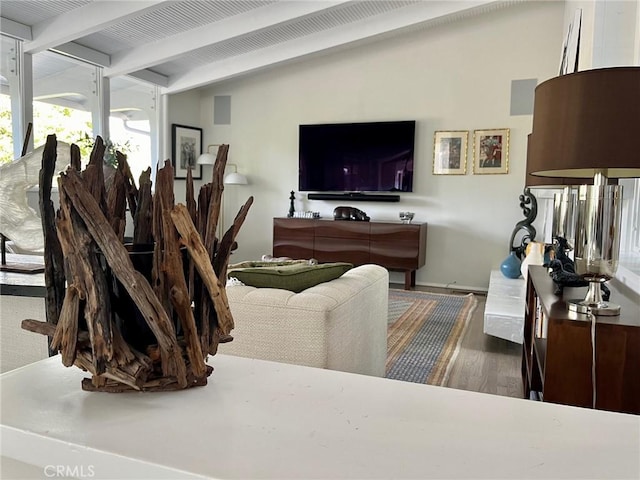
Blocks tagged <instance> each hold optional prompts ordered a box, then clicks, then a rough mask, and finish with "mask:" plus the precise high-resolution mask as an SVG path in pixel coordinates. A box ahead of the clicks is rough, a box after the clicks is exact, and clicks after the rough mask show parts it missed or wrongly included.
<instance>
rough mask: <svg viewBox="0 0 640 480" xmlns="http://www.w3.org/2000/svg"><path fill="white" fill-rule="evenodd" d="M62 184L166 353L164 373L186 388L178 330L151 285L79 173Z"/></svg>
mask: <svg viewBox="0 0 640 480" xmlns="http://www.w3.org/2000/svg"><path fill="white" fill-rule="evenodd" d="M60 184H61V186H62V188H63V189H64V190H65V193H66V194H67V195H68V196H69V198H70V200H71V202H72V203H73V206H74V208H75V210H76V211H77V212H78V214H79V215H80V216H81V217H82V220H83V221H84V222H85V224H86V225H87V229H88V230H89V232H90V234H91V236H92V237H93V239H94V240H95V241H96V243H97V244H98V246H99V247H100V250H101V251H102V254H103V255H104V256H105V258H106V260H107V263H108V264H109V265H110V266H111V269H112V271H113V273H114V275H115V276H116V278H118V280H120V282H121V283H122V285H124V287H125V288H126V290H127V293H128V294H129V296H130V297H131V298H132V299H133V300H134V302H135V303H136V305H137V306H138V308H139V309H140V311H141V312H142V314H143V315H144V318H145V320H146V321H147V324H148V325H149V328H150V329H151V331H152V332H153V334H154V335H155V337H156V339H157V340H158V345H159V346H160V349H161V353H162V360H163V361H162V369H163V373H164V374H165V375H174V376H176V378H177V379H178V382H179V383H180V384H184V385H186V366H185V363H184V360H183V359H182V356H181V355H180V350H179V348H178V345H177V342H176V337H175V330H174V328H173V325H172V323H171V321H170V319H169V317H168V316H167V313H166V312H165V310H164V309H163V308H162V304H161V303H160V301H159V300H158V299H157V297H156V296H155V295H154V293H153V289H152V288H151V286H150V285H149V282H148V281H147V279H146V278H144V276H143V275H142V274H140V273H139V272H137V271H136V270H135V269H134V268H133V265H132V263H131V260H130V259H129V255H128V253H127V250H126V249H125V247H124V246H123V245H122V244H121V243H119V241H118V238H117V237H116V235H115V233H114V232H113V230H111V228H110V227H109V224H108V222H107V221H106V218H105V217H104V215H103V214H102V212H101V210H100V207H99V206H98V204H97V202H96V201H95V199H94V198H93V197H92V196H91V195H90V194H89V192H88V191H87V189H86V188H85V187H84V185H83V183H82V181H81V179H80V177H79V175H78V174H77V172H75V171H73V170H70V169H69V170H67V173H66V174H64V175H63V176H62V177H61V179H60Z"/></svg>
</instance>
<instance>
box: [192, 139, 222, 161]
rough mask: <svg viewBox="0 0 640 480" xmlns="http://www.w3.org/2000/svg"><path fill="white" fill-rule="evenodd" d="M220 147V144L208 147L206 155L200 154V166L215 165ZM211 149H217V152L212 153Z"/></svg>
mask: <svg viewBox="0 0 640 480" xmlns="http://www.w3.org/2000/svg"><path fill="white" fill-rule="evenodd" d="M219 146H220V144H219V143H216V144H212V145H207V151H206V152H205V153H202V154H200V156H199V157H198V160H197V162H198V164H199V165H213V164H214V163H216V157H217V155H218V147H219ZM211 147H215V151H214V152H213V153H211V152H210V149H211Z"/></svg>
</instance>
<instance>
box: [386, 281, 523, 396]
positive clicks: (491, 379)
mask: <svg viewBox="0 0 640 480" xmlns="http://www.w3.org/2000/svg"><path fill="white" fill-rule="evenodd" d="M392 287H393V288H402V286H401V285H395V284H394V285H392ZM416 290H421V291H427V292H435V293H450V294H463V293H461V292H455V291H451V290H444V289H440V288H431V287H421V286H418V287H416ZM474 295H475V297H476V299H477V301H478V305H477V307H476V309H475V311H474V312H473V316H472V318H471V320H470V323H469V325H468V326H467V329H466V332H465V333H464V337H463V338H462V343H461V346H460V351H459V352H458V356H457V357H456V360H455V363H454V365H453V369H452V371H451V374H450V376H449V380H448V382H447V384H446V386H447V387H449V388H458V389H460V390H471V391H474V392H482V393H490V394H494V395H503V396H507V397H516V398H522V375H521V371H520V361H521V355H522V345H520V344H517V343H513V342H509V341H507V340H503V339H501V338H496V337H492V336H490V335H485V333H484V332H483V331H482V330H483V324H484V305H485V301H486V296H485V295H483V294H479V293H474Z"/></svg>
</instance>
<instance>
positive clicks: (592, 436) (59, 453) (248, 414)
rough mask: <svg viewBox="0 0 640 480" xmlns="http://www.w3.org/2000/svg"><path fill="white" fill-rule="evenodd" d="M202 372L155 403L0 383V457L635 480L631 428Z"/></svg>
mask: <svg viewBox="0 0 640 480" xmlns="http://www.w3.org/2000/svg"><path fill="white" fill-rule="evenodd" d="M209 363H210V364H211V365H212V366H214V368H215V370H214V372H213V374H212V375H211V377H209V385H207V386H205V387H200V388H193V389H190V390H186V391H180V392H164V393H142V394H140V393H132V394H107V393H88V392H84V391H82V390H81V387H80V381H81V379H82V378H83V376H84V373H83V372H82V371H80V370H79V369H77V368H75V367H74V368H65V367H63V366H62V364H61V363H60V359H59V357H53V358H49V359H46V360H43V361H41V362H37V363H35V364H31V365H28V366H26V367H23V368H20V369H17V370H14V371H11V372H8V373H5V374H3V375H2V376H0V391H1V395H2V418H1V420H2V425H1V435H2V437H1V438H2V444H1V449H2V451H1V454H2V456H3V457H7V458H11V459H15V460H18V461H19V462H25V463H27V464H30V465H36V466H38V467H39V468H44V466H46V465H66V466H72V467H73V466H76V467H77V466H82V467H83V468H84V469H85V470H84V472H85V474H86V473H87V472H91V473H92V475H91V477H92V478H96V479H99V478H118V479H119V478H200V477H199V476H202V477H206V478H242V479H249V478H257V477H260V478H278V479H286V478H296V479H304V478H360V479H364V478H510V479H514V478H535V479H544V478H561V477H562V478H617V479H621V478H635V479H637V478H639V477H640V417H639V416H634V415H626V414H620V413H611V412H605V411H594V410H588V409H582V408H576V407H567V406H562V405H554V404H547V403H539V402H533V401H528V400H520V399H514V398H507V397H499V396H493V395H487V394H480V393H473V392H465V391H461V390H453V389H447V388H443V387H433V386H428V385H419V384H414V383H408V382H401V381H396V380H388V379H382V378H373V377H367V376H361V375H355V374H348V373H343V372H335V371H329V370H321V369H314V368H309V367H299V366H293V365H286V364H280V363H273V362H266V361H261V360H250V359H245V358H239V357H231V356H225V355H216V356H214V357H211V358H210V359H209ZM89 468H90V470H89ZM76 471H77V472H79V471H80V470H76Z"/></svg>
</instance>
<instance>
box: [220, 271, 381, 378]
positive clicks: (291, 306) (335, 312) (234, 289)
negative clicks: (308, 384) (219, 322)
mask: <svg viewBox="0 0 640 480" xmlns="http://www.w3.org/2000/svg"><path fill="white" fill-rule="evenodd" d="M388 288H389V273H388V272H387V270H386V269H384V268H383V267H380V266H378V265H362V266H359V267H355V268H353V269H351V270H349V271H348V272H346V273H345V274H344V275H342V276H341V277H340V278H337V279H335V280H332V281H330V282H325V283H322V284H319V285H316V286H314V287H311V288H308V289H306V290H304V291H302V292H300V293H293V292H289V291H287V290H279V289H272V288H254V287H249V286H231V287H228V288H227V297H228V298H229V306H230V308H231V313H232V315H233V318H234V322H235V329H234V330H233V331H232V332H231V333H232V335H233V336H234V340H233V342H230V343H228V344H222V345H220V350H219V351H220V353H225V354H231V355H239V356H244V357H250V358H259V359H263V360H274V361H281V362H285V363H293V364H298V365H307V366H315V367H321V368H329V369H332V370H342V371H347V372H354V373H364V374H369V375H377V376H382V375H384V363H385V360H386V334H387V333H386V332H387V306H388Z"/></svg>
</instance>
